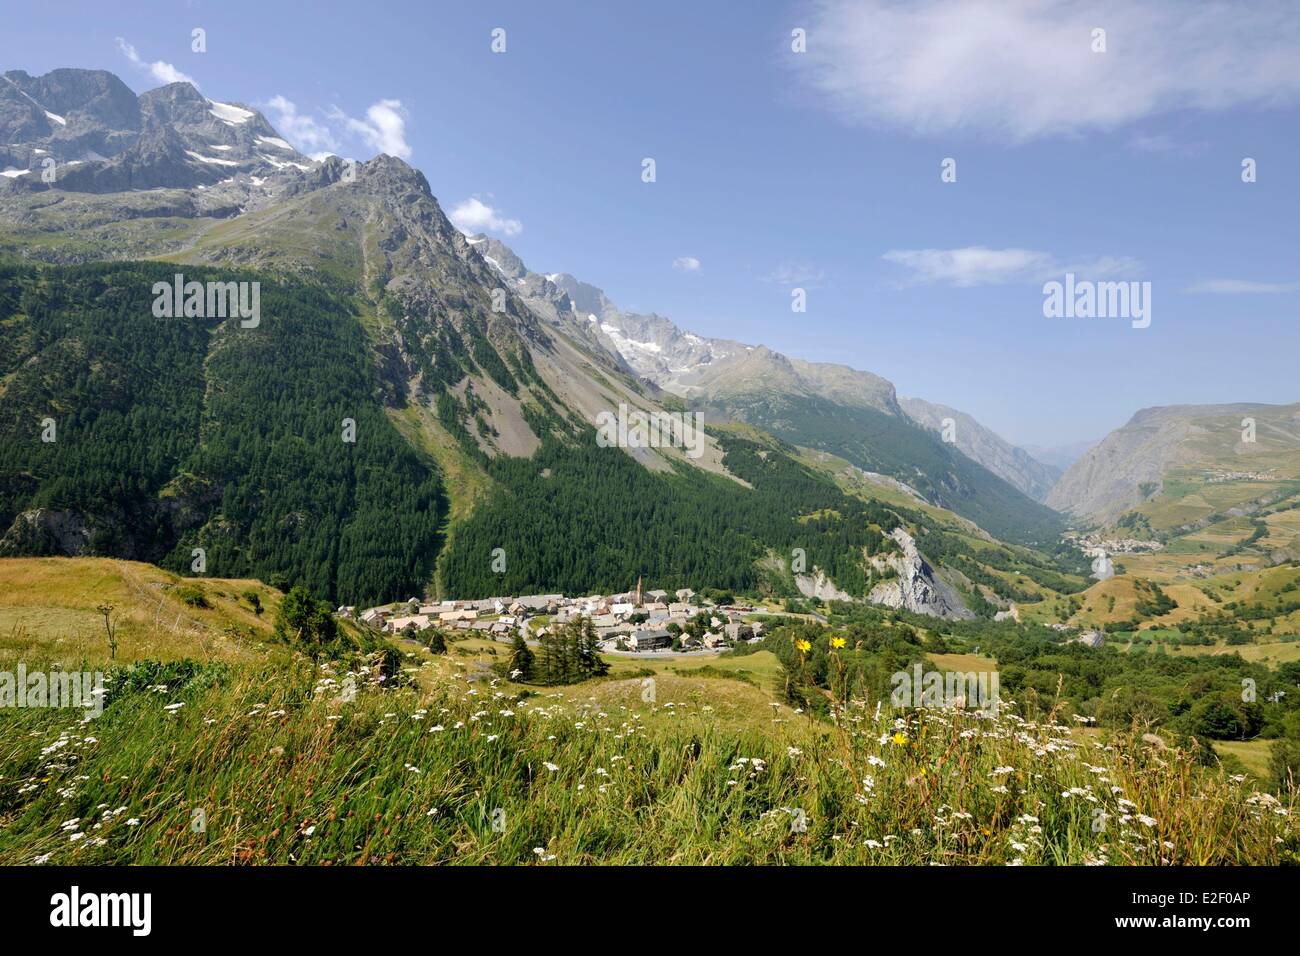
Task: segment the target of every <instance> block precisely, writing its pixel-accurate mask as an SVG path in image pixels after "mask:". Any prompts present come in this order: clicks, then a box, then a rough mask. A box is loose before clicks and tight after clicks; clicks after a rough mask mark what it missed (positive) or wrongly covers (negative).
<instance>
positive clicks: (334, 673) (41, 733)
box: [0, 561, 1300, 866]
mask: <svg viewBox="0 0 1300 956" xmlns="http://www.w3.org/2000/svg"><path fill="white" fill-rule="evenodd" d="M78 566H80V568H79V570H80V574H79V575H78V576H77V578H76V581H77V582H78V584H77V587H79V588H80V590H78V589H77V587H73V586H72V584H71V582H70V581H66V580H65V581H63V582H62V586H63V588H64V592H63V596H62V597H60V599H59V601H57V602H51V601H49V599H48V597H47V599H46V601H47V603H49V604H50V605H51V606H52V607H54V608H55V609H56V610H57V611H58V614H66V615H68V616H67V617H66V618H61V617H59V616H58V615H57V614H55V612H54V611H50V610H48V609H47V608H46V606H45V605H43V604H41V602H40V600H39V599H38V597H37V583H43V584H46V585H48V584H51V583H54V582H55V581H56V579H57V576H58V575H60V574H64V573H67V572H65V571H64V570H63V568H70V569H72V570H77V569H78ZM0 575H3V580H4V584H5V589H4V592H3V594H4V597H3V600H0V605H3V613H5V614H8V615H10V616H11V622H12V624H13V626H14V628H15V629H16V630H18V631H20V632H21V633H23V634H24V635H26V636H25V637H24V638H23V639H22V642H21V643H15V642H14V641H13V640H12V639H11V640H10V641H9V642H8V643H7V644H5V645H4V653H5V659H6V660H7V661H11V662H12V661H14V660H16V659H22V660H23V661H24V662H25V663H26V665H27V668H28V669H29V671H30V670H34V669H36V668H39V667H49V668H53V667H56V666H64V667H67V668H75V667H82V668H90V667H94V668H97V669H105V670H107V672H108V685H107V694H106V705H105V708H104V712H103V714H102V715H100V716H98V717H95V718H92V719H85V718H83V716H82V715H81V714H79V713H77V712H74V711H71V710H56V709H10V710H6V711H4V712H0V768H2V769H0V864H30V863H48V864H90V865H95V864H321V865H344V864H348V865H351V864H399V863H413V864H526V865H543V866H546V865H550V866H554V865H592V864H727V865H734V864H751V863H759V864H903V865H924V864H953V865H985V864H988V865H1039V864H1079V865H1102V864H1142V865H1167V864H1194V865H1214V864H1265V865H1266V864H1274V863H1279V862H1289V861H1294V860H1296V859H1297V858H1298V854H1300V834H1297V830H1296V826H1295V823H1294V820H1295V817H1294V816H1293V815H1292V811H1293V809H1294V808H1293V807H1291V806H1288V805H1284V804H1283V803H1281V802H1279V799H1278V798H1277V797H1276V796H1274V795H1271V794H1269V793H1265V792H1260V791H1259V790H1257V789H1256V785H1255V781H1254V778H1253V777H1252V776H1250V775H1248V774H1235V775H1234V774H1233V773H1231V772H1230V771H1229V770H1226V769H1223V768H1216V769H1211V768H1207V767H1205V766H1203V765H1201V764H1199V763H1198V762H1197V761H1195V760H1194V759H1193V758H1192V755H1191V754H1189V753H1187V752H1184V751H1182V750H1179V749H1176V748H1173V747H1169V746H1167V745H1164V744H1161V743H1160V742H1158V741H1156V742H1147V741H1143V740H1142V739H1141V738H1140V737H1139V736H1138V735H1136V734H1129V733H1112V732H1107V731H1100V730H1097V729H1095V728H1088V727H1084V726H1082V725H1081V724H1080V723H1079V722H1077V721H1075V720H1074V719H1073V715H1071V714H1069V713H1066V712H1063V709H1060V708H1054V709H1051V710H1048V711H1046V712H1041V713H1039V712H1035V716H1034V717H1033V718H1032V719H1030V718H1029V717H1026V716H1022V713H1023V711H1022V709H1021V708H1019V707H1018V706H1017V705H1016V704H1015V703H1014V702H1010V703H1008V706H1007V707H1006V708H1005V709H1004V710H1003V712H1002V713H1001V714H1000V715H998V716H989V715H985V714H982V713H980V712H978V711H969V712H967V711H963V710H954V709H943V710H927V709H915V710H908V711H899V712H895V711H892V710H891V709H890V707H889V706H888V702H885V704H884V706H883V707H881V706H879V705H878V704H877V703H876V702H874V701H850V702H849V704H848V705H847V706H845V707H844V708H843V709H841V710H839V711H833V712H832V714H831V716H830V719H821V718H813V717H812V716H811V715H810V714H808V713H804V712H801V711H799V710H794V709H791V708H790V707H789V706H787V705H785V704H783V703H780V702H779V701H778V699H777V697H776V695H775V694H774V689H775V683H776V680H777V678H778V674H779V665H778V662H777V660H776V658H775V657H774V656H773V655H772V654H771V653H770V652H767V651H761V650H760V651H758V652H757V653H752V654H748V655H745V656H738V657H727V656H725V655H724V656H721V657H715V658H711V659H709V658H699V659H691V658H688V659H679V660H665V659H653V658H651V659H640V660H638V659H629V658H624V657H611V658H610V660H611V662H612V668H611V673H610V675H609V676H608V677H606V678H604V679H597V680H592V681H588V682H585V683H582V684H575V685H569V686H564V687H559V688H538V687H523V686H521V685H515V684H511V683H509V682H508V681H505V680H503V679H501V678H499V677H497V676H496V675H495V674H494V673H493V671H492V670H491V668H490V665H491V664H492V663H494V662H498V661H500V660H501V658H502V657H503V656H504V655H505V654H506V653H507V651H508V649H507V648H506V646H505V645H500V644H493V643H492V642H490V641H481V640H477V639H468V640H458V641H453V642H452V643H451V644H450V645H449V649H448V653H446V654H438V655H434V654H431V653H430V652H429V651H428V650H427V649H425V648H423V647H419V646H417V645H415V644H414V643H413V642H407V641H402V642H399V645H398V646H399V650H400V654H401V659H402V661H403V665H402V667H401V669H400V671H399V672H398V673H397V674H396V675H394V676H392V677H391V678H388V679H385V680H380V679H379V678H380V675H379V671H378V670H377V669H376V668H375V667H373V666H370V665H367V664H364V663H361V662H360V659H359V660H358V661H354V662H353V664H352V665H351V666H352V668H353V669H352V670H351V671H348V670H346V669H345V665H344V664H342V663H338V662H333V663H331V662H324V663H322V662H316V661H313V660H311V659H309V658H308V657H306V656H304V655H303V654H301V653H299V652H298V651H297V650H295V649H294V648H293V647H290V646H288V645H285V644H281V643H277V642H275V641H274V640H272V639H271V637H270V635H269V633H268V631H267V625H266V621H267V618H268V616H269V615H268V614H267V613H264V614H263V615H261V616H257V615H255V614H253V612H251V611H249V610H247V606H246V604H241V600H242V599H241V598H240V597H239V595H240V594H242V592H243V591H244V590H246V587H245V586H246V584H248V582H216V581H205V582H203V583H204V589H205V593H206V594H207V596H208V598H209V601H208V603H209V605H210V606H209V607H208V608H197V609H195V608H192V607H191V606H190V605H184V606H185V607H187V608H190V610H192V611H193V614H191V615H189V617H188V621H189V623H188V624H187V623H186V615H182V625H184V626H182V627H179V628H178V629H174V628H169V627H162V626H161V624H162V623H165V622H167V621H168V620H169V619H170V620H171V621H173V622H174V617H173V616H172V615H171V611H172V606H171V605H170V604H169V603H167V602H169V601H171V600H172V599H173V598H172V596H171V592H170V591H169V590H168V588H169V586H172V587H174V584H175V582H172V581H171V580H170V576H168V575H166V574H165V573H163V572H159V571H156V570H155V569H146V568H145V567H143V566H134V565H130V564H129V563H125V562H97V561H84V562H83V561H64V562H56V563H55V564H54V565H53V566H47V564H46V562H43V561H24V562H21V565H20V564H6V565H4V566H0ZM23 582H28V583H23ZM137 585H139V589H137ZM268 590H269V589H268ZM47 593H48V592H47ZM133 594H135V595H137V596H138V595H141V594H143V595H145V596H147V598H148V600H147V601H145V600H144V599H143V598H139V600H138V601H137V602H136V603H133V602H132V598H131V595H133ZM273 600H274V597H273V596H269V597H268V600H267V601H265V602H264V606H269V605H270V604H271V602H272V601H273ZM103 601H108V602H109V603H113V602H114V601H116V602H118V607H119V608H120V609H122V610H123V612H124V619H125V620H129V621H130V622H131V628H130V629H129V633H130V634H131V643H130V644H129V645H128V644H127V643H126V641H125V635H126V633H127V631H126V630H124V637H123V642H122V646H121V647H120V648H119V652H118V658H117V660H116V661H112V662H110V661H109V660H108V658H107V648H106V646H104V643H103V642H102V641H99V640H98V639H97V638H96V636H95V635H96V632H95V629H94V628H93V627H92V626H91V625H92V624H93V623H95V622H94V620H93V618H91V617H88V616H86V615H85V613H84V612H85V608H86V607H87V606H89V607H91V609H92V611H93V607H94V606H95V605H96V604H97V603H99V602H103ZM159 601H161V602H163V605H164V607H165V608H166V610H167V614H165V615H163V614H159V615H157V617H158V621H159V622H160V624H155V623H154V621H153V618H152V617H151V616H150V615H151V614H152V611H151V609H152V608H153V607H154V605H155V603H157V602H159ZM182 603H183V602H182ZM23 608H28V609H30V611H31V613H30V614H28V613H27V612H25V611H23ZM38 612H39V613H38ZM42 615H54V616H52V617H50V616H42ZM246 617H247V618H248V620H246V619H245V618H246ZM34 621H36V622H43V623H33V622H34ZM100 623H101V627H102V621H101V622H100ZM236 625H238V626H236ZM128 646H129V648H130V650H129V653H128ZM146 652H148V653H146ZM932 659H933V660H934V661H935V662H936V663H938V664H939V665H940V666H941V667H952V668H956V669H961V670H978V669H987V668H988V667H991V666H992V663H993V662H992V661H991V660H990V659H989V658H987V657H979V656H976V655H972V654H957V653H953V654H936V655H933V657H932ZM347 687H351V688H354V693H347V692H345V690H344V688H347ZM1004 703H1007V702H1004ZM1229 749H1231V748H1229ZM1237 749H1239V750H1240V749H1242V748H1237ZM1257 749H1258V748H1257ZM1240 757H1241V759H1242V761H1243V762H1246V761H1247V760H1248V758H1250V759H1254V758H1253V757H1252V755H1251V754H1250V753H1249V752H1247V751H1243V753H1242V754H1241V755H1240Z"/></svg>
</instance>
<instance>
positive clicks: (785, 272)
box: [763, 262, 826, 286]
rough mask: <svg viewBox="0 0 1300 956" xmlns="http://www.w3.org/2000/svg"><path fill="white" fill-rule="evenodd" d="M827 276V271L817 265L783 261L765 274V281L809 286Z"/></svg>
mask: <svg viewBox="0 0 1300 956" xmlns="http://www.w3.org/2000/svg"><path fill="white" fill-rule="evenodd" d="M825 278H826V273H825V272H824V271H823V270H821V269H819V268H817V267H816V266H810V265H803V264H800V263H792V262H782V263H780V264H779V265H778V266H777V267H776V268H775V269H773V270H772V271H771V272H769V273H768V274H767V275H765V276H764V277H763V281H764V282H775V283H777V284H778V285H798V286H808V285H816V284H817V283H819V282H821V281H822V280H823V279H825Z"/></svg>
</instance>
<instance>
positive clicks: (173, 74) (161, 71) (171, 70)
mask: <svg viewBox="0 0 1300 956" xmlns="http://www.w3.org/2000/svg"><path fill="white" fill-rule="evenodd" d="M116 42H117V48H118V50H119V51H121V53H122V55H123V56H124V57H126V58H127V59H128V60H130V61H131V65H132V66H135V67H137V68H139V69H141V70H148V71H149V73H150V75H152V76H153V78H154V79H155V80H157V81H158V82H159V83H193V84H194V86H195V87H197V86H198V85H199V84H198V81H196V80H195V79H194V77H192V76H190V75H189V74H187V73H182V72H181V71H180V70H178V69H176V67H174V66H172V65H171V64H170V63H167V62H165V61H163V60H154V61H153V62H152V63H147V62H145V59H144V57H142V56H141V55H140V54H139V53H138V52H136V49H135V47H133V46H132V45H131V44H130V43H128V42H127V41H126V40H125V39H123V38H122V37H117V38H116Z"/></svg>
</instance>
